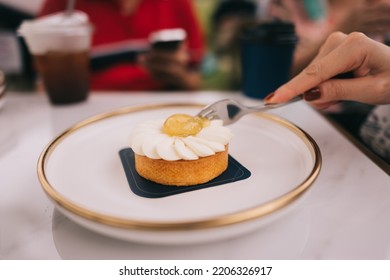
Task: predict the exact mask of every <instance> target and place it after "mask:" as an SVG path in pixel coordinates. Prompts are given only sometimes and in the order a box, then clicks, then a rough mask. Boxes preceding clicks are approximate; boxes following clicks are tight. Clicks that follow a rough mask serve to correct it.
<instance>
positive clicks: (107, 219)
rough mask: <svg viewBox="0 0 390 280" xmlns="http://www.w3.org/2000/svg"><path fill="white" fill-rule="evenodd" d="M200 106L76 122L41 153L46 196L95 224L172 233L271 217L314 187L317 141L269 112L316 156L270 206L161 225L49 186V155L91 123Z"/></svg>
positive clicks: (124, 111) (132, 109) (105, 115)
mask: <svg viewBox="0 0 390 280" xmlns="http://www.w3.org/2000/svg"><path fill="white" fill-rule="evenodd" d="M195 106H196V107H201V106H204V105H199V104H194V103H177V104H176V103H169V104H154V105H143V106H135V107H126V108H122V109H117V110H114V111H111V112H108V113H103V114H99V115H96V116H93V117H91V118H88V119H86V120H84V121H81V122H79V123H77V124H76V125H74V126H72V127H71V128H69V129H67V130H66V131H64V132H63V133H61V134H60V135H59V136H57V137H56V138H55V139H54V140H52V141H51V142H50V143H49V144H48V145H47V146H46V147H45V148H44V150H43V151H42V153H41V155H40V157H39V160H38V168H37V173H38V179H39V181H40V183H41V185H42V188H43V190H44V191H45V193H46V194H47V195H48V196H49V197H50V198H51V199H52V200H53V201H54V202H55V203H56V204H58V205H59V206H60V207H62V208H64V209H66V210H67V211H70V212H71V213H73V214H75V215H77V216H80V217H82V218H85V219H87V220H89V221H92V222H96V223H99V224H104V225H108V226H112V227H116V228H122V229H133V230H153V231H155V230H159V231H173V230H199V229H208V228H215V227H223V226H228V225H234V224H238V223H243V222H247V221H252V220H255V219H258V218H261V217H264V216H266V215H269V214H271V213H273V212H275V211H277V210H280V209H282V208H284V207H286V206H288V205H290V204H291V203H293V202H294V201H296V200H297V199H298V198H299V197H301V196H302V195H303V194H304V193H305V192H306V191H307V190H308V189H309V187H310V186H311V185H312V184H313V182H314V181H315V180H316V178H317V177H318V174H319V172H320V169H321V162H322V159H321V152H320V149H319V147H318V145H317V144H316V142H315V141H314V139H313V138H312V137H311V136H310V135H308V134H307V133H306V132H305V131H303V130H302V129H300V128H299V127H297V126H296V125H294V124H292V123H290V122H288V121H286V120H284V119H282V118H280V117H277V116H274V115H271V114H267V113H258V114H257V115H258V116H259V117H262V118H265V119H269V120H271V121H274V122H276V123H278V124H279V125H281V126H283V127H285V128H287V129H289V130H290V131H292V132H294V133H295V134H296V135H297V136H298V137H299V138H301V139H302V141H303V142H304V143H305V144H306V146H307V147H308V148H309V150H310V152H311V153H312V156H313V157H314V165H313V168H312V170H311V172H310V174H309V175H308V176H307V178H306V179H305V180H304V181H303V182H302V183H301V184H299V185H298V186H296V187H295V188H294V189H292V190H291V191H289V192H287V193H286V194H284V195H282V196H280V197H278V198H276V199H274V200H271V201H269V202H267V203H264V204H261V205H258V206H256V207H252V208H250V209H247V210H243V211H240V212H236V213H232V214H225V215H221V216H219V217H214V218H207V219H202V220H195V221H181V222H158V221H141V220H132V219H124V218H118V217H113V216H109V215H104V214H100V213H97V212H94V211H91V210H88V209H85V208H83V207H81V206H79V205H77V204H75V203H73V202H71V201H70V200H68V199H67V198H65V197H63V196H62V195H61V194H60V193H59V192H57V191H56V189H55V188H54V187H53V186H52V185H51V184H50V182H49V180H48V179H47V176H46V169H45V167H46V164H47V162H48V159H49V157H50V154H51V153H52V152H53V151H54V150H55V148H56V147H57V145H58V144H59V143H61V141H62V140H64V139H65V138H66V137H68V136H69V135H70V134H72V133H73V132H75V131H77V130H79V129H81V128H83V127H86V126H88V125H90V124H93V123H96V122H99V121H101V120H105V119H108V118H112V117H115V116H119V115H125V114H130V113H135V112H139V111H146V110H155V109H161V108H167V107H195Z"/></svg>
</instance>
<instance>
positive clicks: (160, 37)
mask: <svg viewBox="0 0 390 280" xmlns="http://www.w3.org/2000/svg"><path fill="white" fill-rule="evenodd" d="M186 37H187V33H186V31H185V30H184V29H182V28H173V29H162V30H159V31H156V32H153V33H152V34H150V36H149V42H150V45H151V48H152V49H155V50H163V51H175V50H177V49H178V48H179V46H180V44H181V43H182V42H183V41H184V40H185V39H186Z"/></svg>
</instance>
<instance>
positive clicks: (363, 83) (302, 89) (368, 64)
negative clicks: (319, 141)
mask: <svg viewBox="0 0 390 280" xmlns="http://www.w3.org/2000/svg"><path fill="white" fill-rule="evenodd" d="M348 72H349V73H351V72H352V73H353V74H354V78H351V79H338V78H335V77H336V76H337V75H339V74H343V73H348ZM302 93H304V98H305V100H306V101H310V103H311V104H312V105H313V106H314V107H316V108H319V109H325V108H327V107H329V106H330V105H332V104H334V103H336V102H338V101H340V100H353V101H358V102H363V103H368V104H387V103H390V47H388V46H386V45H384V44H382V43H379V42H376V41H374V40H372V39H370V38H368V37H367V36H365V35H364V34H362V33H358V32H354V33H351V34H350V35H346V34H344V33H341V32H335V33H333V34H331V35H330V36H329V37H328V39H327V40H326V42H325V43H324V45H323V46H322V47H321V49H320V51H319V53H318V55H317V56H316V57H315V58H314V60H313V61H312V62H311V63H310V64H309V66H308V67H306V68H305V69H304V70H303V71H302V72H301V73H299V74H298V75H297V76H295V77H294V78H293V79H291V80H290V81H289V82H287V83H286V84H284V85H282V86H281V87H279V88H278V89H277V90H276V91H275V92H274V93H272V94H270V95H268V96H267V97H266V98H265V102H266V103H279V102H284V101H287V100H289V99H291V98H293V97H294V96H296V95H299V94H302Z"/></svg>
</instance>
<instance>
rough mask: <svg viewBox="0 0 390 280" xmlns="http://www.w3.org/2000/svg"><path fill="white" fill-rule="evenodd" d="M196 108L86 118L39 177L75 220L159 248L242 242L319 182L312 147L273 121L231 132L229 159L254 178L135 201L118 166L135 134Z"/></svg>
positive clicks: (246, 121)
mask: <svg viewBox="0 0 390 280" xmlns="http://www.w3.org/2000/svg"><path fill="white" fill-rule="evenodd" d="M198 110H199V106H197V105H194V104H157V105H148V106H139V107H129V108H123V109H119V110H116V111H112V112H108V113H105V114H101V115H97V116H95V117H92V118H89V119H87V120H85V121H83V122H80V123H79V124H77V125H75V126H74V127H72V128H70V129H69V130H67V131H65V132H64V133H62V134H61V135H59V136H58V137H57V138H56V139H54V140H53V141H52V142H51V143H49V145H48V146H47V147H46V148H45V149H44V151H43V152H42V154H41V156H40V159H39V163H38V177H39V180H40V182H41V184H42V186H43V189H44V191H45V192H46V194H47V195H48V196H49V198H51V199H52V200H53V202H54V203H55V205H56V207H57V208H58V209H59V210H60V211H61V212H62V213H64V214H65V215H66V216H68V217H69V218H70V219H72V220H73V221H75V222H76V223H79V224H80V225H82V226H84V227H87V228H89V229H92V230H94V231H97V232H99V233H102V234H105V235H108V236H111V237H116V238H120V239H124V240H131V241H137V242H146V243H160V244H183V243H196V242H205V241H212V240H217V239H223V238H228V237H232V236H236V235H238V234H242V233H245V232H248V231H250V230H253V229H255V228H258V227H259V226H262V225H265V224H266V223H268V222H270V221H273V220H275V218H278V217H280V216H281V215H282V214H284V213H285V212H287V211H289V210H290V209H292V208H293V207H294V206H295V205H296V203H297V202H298V201H301V200H302V198H303V197H304V194H305V193H307V191H308V190H309V189H310V186H311V185H312V183H313V182H314V181H315V179H316V178H317V176H318V173H319V171H320V167H321V155H320V151H319V148H318V146H317V145H316V143H315V142H314V140H313V139H312V138H311V137H310V136H309V135H307V134H306V133H305V132H304V131H302V130H301V129H299V128H298V127H296V126H294V125H293V124H291V123H289V122H287V121H285V120H283V119H281V118H279V117H276V116H273V115H270V114H257V115H255V114H253V115H248V116H246V117H244V118H243V119H242V120H240V121H239V122H237V123H236V124H234V125H232V126H230V127H231V129H232V131H233V133H234V135H235V137H234V138H233V139H232V141H231V143H230V144H229V153H230V155H232V156H233V157H234V158H235V159H236V160H237V161H239V162H240V163H241V164H242V165H243V166H245V167H246V168H247V169H249V171H251V173H252V175H251V177H249V178H248V179H245V180H242V181H238V182H234V183H229V184H225V185H221V186H217V187H212V188H207V189H202V190H197V191H192V192H187V193H183V194H179V195H173V196H169V197H164V198H158V199H150V198H143V197H139V196H137V195H135V194H133V193H132V192H131V190H130V188H129V186H128V182H127V180H126V176H125V173H124V171H123V168H122V165H121V161H120V158H119V154H118V152H119V150H121V149H123V148H126V147H128V138H129V134H130V132H131V130H132V128H133V127H134V126H135V125H136V124H138V123H140V122H143V121H145V120H152V119H157V118H166V117H169V116H170V115H172V114H174V113H187V114H195V113H196V112H197V111H198Z"/></svg>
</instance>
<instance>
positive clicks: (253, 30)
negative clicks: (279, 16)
mask: <svg viewBox="0 0 390 280" xmlns="http://www.w3.org/2000/svg"><path fill="white" fill-rule="evenodd" d="M241 39H242V40H244V41H252V42H259V43H260V42H261V43H277V44H291V43H296V42H297V40H298V38H297V36H296V34H295V26H294V25H293V24H292V23H288V22H281V21H272V22H265V23H259V24H257V25H255V26H251V27H249V28H247V29H245V30H244V31H243V32H242V35H241Z"/></svg>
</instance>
